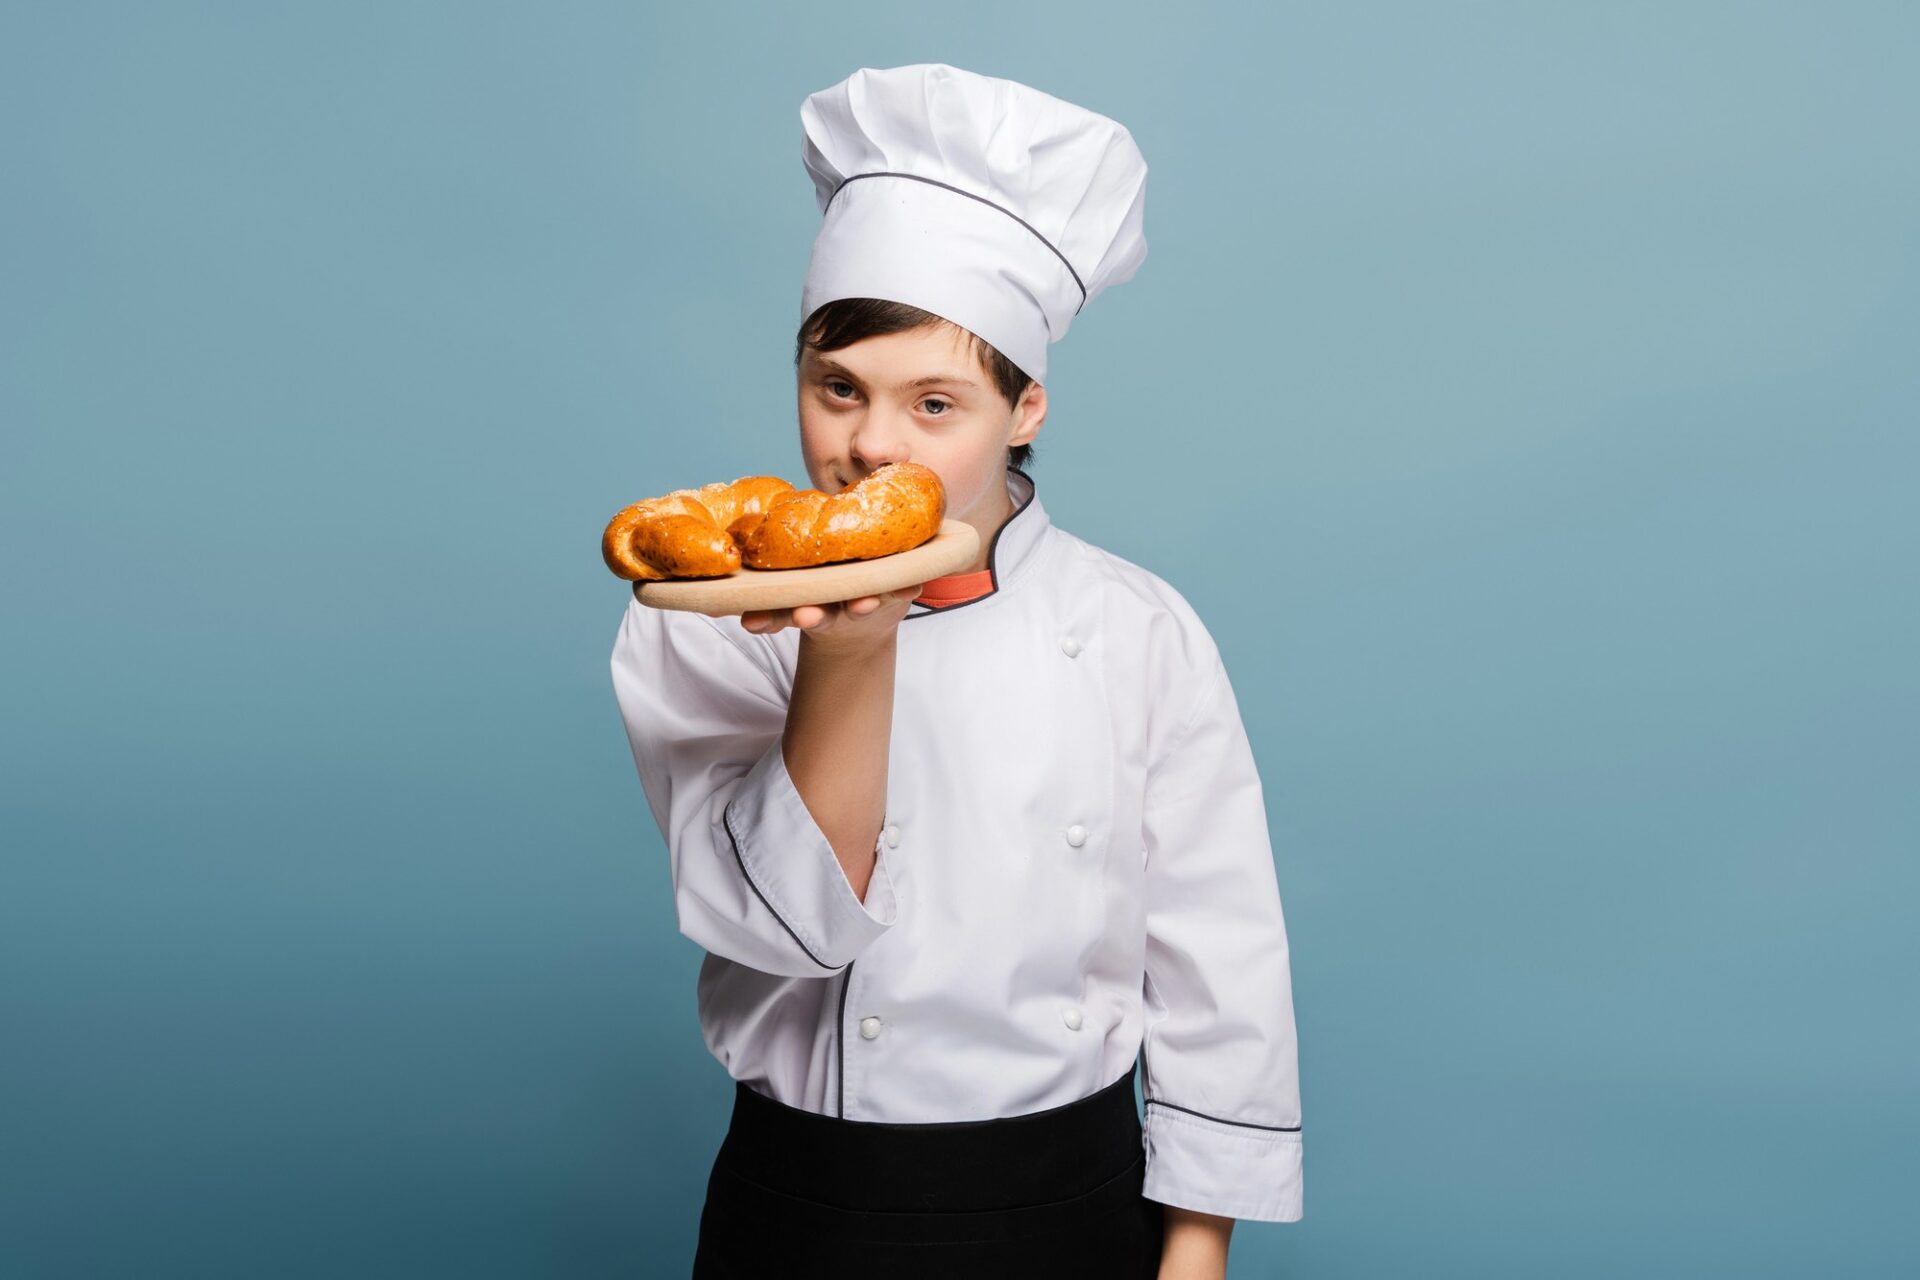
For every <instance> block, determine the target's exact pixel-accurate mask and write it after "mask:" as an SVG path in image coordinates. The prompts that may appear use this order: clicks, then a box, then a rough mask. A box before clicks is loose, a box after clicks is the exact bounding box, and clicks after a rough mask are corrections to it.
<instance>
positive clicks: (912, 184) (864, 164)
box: [800, 62, 1147, 383]
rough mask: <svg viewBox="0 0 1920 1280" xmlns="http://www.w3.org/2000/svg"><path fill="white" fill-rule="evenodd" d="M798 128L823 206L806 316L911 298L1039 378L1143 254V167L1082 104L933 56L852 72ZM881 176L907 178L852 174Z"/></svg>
mask: <svg viewBox="0 0 1920 1280" xmlns="http://www.w3.org/2000/svg"><path fill="white" fill-rule="evenodd" d="M800 121H801V126H802V129H803V132H804V145H803V148H802V152H801V158H802V160H803V161H804V163H805V165H806V168H807V172H808V174H810V175H811V176H812V178H813V183H814V194H815V197H816V202H817V203H818V205H819V207H820V210H821V212H822V214H823V217H822V220H821V225H820V230H819V232H818V234H817V235H816V236H815V238H814V244H813V256H812V259H811V261H810V262H809V263H808V266H807V276H806V282H805V284H804V285H803V286H802V289H801V297H800V318H801V319H802V320H805V319H806V318H807V317H808V316H810V315H812V314H813V313H814V311H815V310H816V309H817V308H819V307H820V306H821V305H823V304H825V303H828V302H833V301H836V300H838V299H840V298H884V299H888V300H890V301H894V302H908V303H912V304H913V305H914V306H917V307H920V308H922V309H923V310H927V311H931V312H933V313H934V314H935V315H938V316H943V317H945V318H946V319H948V320H951V321H952V322H953V323H955V324H957V325H959V326H960V327H962V328H964V329H970V330H972V331H973V332H974V333H976V334H978V335H980V337H982V338H984V339H986V340H987V341H988V342H990V343H992V344H993V346H994V348H995V349H996V350H997V351H999V352H1000V353H1001V354H1002V355H1004V356H1006V357H1007V358H1008V359H1009V360H1011V361H1013V362H1014V363H1015V364H1016V365H1018V366H1019V367H1020V369H1021V370H1022V371H1023V372H1025V373H1026V374H1027V375H1028V376H1030V377H1031V378H1033V380H1034V381H1035V382H1041V383H1044V382H1045V380H1046V372H1047V345H1048V344H1049V343H1052V342H1058V341H1059V340H1060V339H1061V338H1063V337H1065V336H1066V332H1067V328H1068V326H1069V325H1070V324H1071V323H1072V322H1073V317H1074V316H1075V314H1077V313H1078V312H1079V311H1080V310H1081V309H1082V307H1083V306H1084V305H1085V303H1087V302H1090V301H1092V300H1093V299H1094V298H1095V297H1097V296H1098V295H1099V294H1100V293H1101V292H1102V291H1103V290H1105V289H1107V288H1110V287H1111V286H1113V285H1116V284H1122V283H1124V282H1126V281H1127V280H1130V279H1132V278H1133V274H1134V272H1135V271H1137V270H1138V269H1139V267H1140V264H1141V263H1142V262H1143V261H1145V259H1146V256H1147V241H1146V235H1145V232H1144V230H1143V220H1144V218H1145V212H1146V181H1147V164H1146V160H1145V159H1144V158H1143V157H1142V156H1141V154H1140V149H1139V147H1137V146H1136V145H1135V144H1134V141H1133V135H1132V134H1130V133H1128V132H1127V130H1126V128H1125V127H1123V126H1122V125H1120V124H1119V123H1118V122H1116V121H1113V120H1110V119H1108V118H1107V117H1106V116H1103V115H1099V114H1097V113H1095V112H1092V111H1088V110H1087V109H1086V108H1084V107H1078V106H1075V105H1074V104H1073V103H1071V102H1063V101H1061V100H1060V99H1059V98H1055V97H1053V96H1051V95H1049V94H1045V93H1042V92H1040V91H1039V90H1037V89H1032V88H1029V87H1027V86H1026V85H1023V84H1019V83H1016V82H1015V81H1012V80H1001V79H997V78H995V77H992V76H983V75H978V74H976V73H974V72H971V71H962V70H960V69H959V68H957V67H950V66H947V65H946V64H944V63H937V62H936V63H920V64H916V65H914V66H906V67H893V68H890V69H887V70H875V69H873V68H862V69H861V70H859V71H856V72H854V73H853V74H852V75H851V76H849V77H847V78H846V79H845V80H843V81H841V82H840V83H839V84H836V85H834V86H833V87H832V88H829V89H822V90H821V91H819V92H818V93H815V94H812V95H810V96H808V98H807V99H806V101H805V102H804V103H802V104H801V107H800ZM880 173H894V174H906V175H911V176H908V177H862V176H861V175H865V174H880ZM936 183H938V184H943V185H935V184H936ZM843 184H844V185H843ZM948 188H958V190H949V189H948ZM983 201H989V202H991V204H987V203H982V202H983ZM1022 222H1024V223H1026V224H1027V225H1025V226H1023V225H1021V224H1022ZM1049 244H1050V245H1052V248H1049V247H1048V245H1049ZM1056 250H1057V251H1058V252H1056ZM1063 258H1064V261H1063V260H1062V259H1063ZM1069 264H1070V265H1069ZM1076 274H1077V275H1078V277H1079V280H1078V282H1076V281H1075V278H1074V277H1075V275H1076ZM1082 286H1084V287H1085V294H1084V296H1083V294H1082Z"/></svg>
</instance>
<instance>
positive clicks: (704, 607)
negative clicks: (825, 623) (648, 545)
mask: <svg viewBox="0 0 1920 1280" xmlns="http://www.w3.org/2000/svg"><path fill="white" fill-rule="evenodd" d="M979 554H980V535H979V533H978V532H976V531H975V529H974V527H973V526H972V525H970V524H967V523H965V522H964V521H960V520H943V521H941V523H940V532H938V533H936V534H934V535H933V537H931V538H929V539H927V540H926V541H925V542H923V543H921V544H920V545H919V546H917V547H910V548H908V549H907V550H905V551H896V552H894V553H893V554H892V555H890V556H877V557H875V558H874V559H872V560H843V561H841V562H840V563H838V564H821V565H814V566H813V567H812V568H810V569H741V570H739V571H737V572H735V573H732V574H729V575H728V576H726V577H724V578H669V579H666V580H665V581H662V582H636V583H634V584H633V596H634V599H636V600H638V601H639V602H640V603H641V604H644V605H650V606H652V607H653V608H655V609H685V610H689V611H691V612H693V613H704V614H708V615H710V616H712V617H716V618H718V617H724V616H726V615H728V614H738V613H745V612H746V611H747V610H749V609H791V608H793V607H794V606H795V605H801V604H832V603H834V602H835V601H839V600H857V599H859V598H860V597H861V596H872V595H879V594H880V593H881V592H884V591H897V590H899V589H900V588H901V587H910V586H914V585H916V584H919V583H922V582H930V581H932V580H933V579H935V578H940V577H945V576H946V575H947V574H949V573H958V572H960V571H961V570H963V569H965V568H966V567H967V566H968V565H970V564H972V563H973V560H974V557H975V556H977V555H979Z"/></svg>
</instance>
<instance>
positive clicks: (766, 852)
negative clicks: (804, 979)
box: [721, 738, 898, 969]
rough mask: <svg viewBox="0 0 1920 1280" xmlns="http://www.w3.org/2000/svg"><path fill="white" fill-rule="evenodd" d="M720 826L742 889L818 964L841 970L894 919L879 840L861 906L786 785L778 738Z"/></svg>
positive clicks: (804, 809)
mask: <svg viewBox="0 0 1920 1280" xmlns="http://www.w3.org/2000/svg"><path fill="white" fill-rule="evenodd" d="M721 825H722V826H723V827H724V828H725V829H726V834H727V838H728V839H729V841H730V843H731V844H732V846H733V850H734V854H735V856H736V857H737V858H738V859H739V862H740V866H741V870H742V871H743V872H744V873H745V875H746V877H747V881H748V883H749V884H751V885H752V886H753V887H754V888H755V889H756V890H758V891H759V893H760V896H761V898H763V899H764V900H765V901H766V903H767V906H768V908H769V909H770V910H772V912H773V913H774V914H775V915H776V916H778V917H779V918H780V920H781V922H782V923H783V924H785V925H786V927H787V929H788V931H789V932H790V933H792V934H793V938H794V941H795V942H797V943H799V944H800V946H801V947H802V948H803V949H804V950H805V951H806V952H807V953H808V954H809V955H812V956H814V957H815V958H816V959H817V960H818V961H819V962H820V963H821V964H823V965H825V966H827V967H831V968H836V969H837V968H839V967H840V966H842V965H844V964H846V963H847V961H849V960H851V959H853V958H854V957H855V956H857V955H859V954H860V952H861V951H863V950H865V948H866V946H867V944H868V943H870V942H872V941H873V940H874V939H875V938H878V937H879V936H880V935H881V934H883V933H885V932H886V931H887V927H888V926H889V925H891V924H893V922H894V920H895V919H896V918H897V915H898V908H897V906H896V904H895V902H894V896H893V877H892V874H891V873H890V871H889V870H888V867H887V847H886V842H885V841H884V840H876V841H875V843H874V852H875V854H876V855H877V861H876V862H875V864H874V869H873V876H872V878H871V879H869V880H868V882H867V897H866V900H865V901H864V902H863V901H861V900H860V899H859V898H857V897H855V896H854V893H853V886H852V885H851V884H849V883H847V875H846V871H845V869H844V868H842V867H841V865H840V859H839V857H838V855H836V854H835V853H834V851H833V845H832V844H831V843H830V842H829V841H828V840H827V837H826V835H825V834H824V833H823V832H822V831H821V830H820V825H819V823H817V822H816V821H814V817H813V814H812V812H811V811H810V810H809V809H808V808H807V803H806V801H805V800H804V799H802V798H801V796H800V791H799V788H797V787H795V786H794V785H793V776H792V775H791V774H789V773H788V772H787V760H786V753H785V752H784V751H782V750H781V747H780V740H779V739H778V738H775V739H774V741H773V744H772V745H771V746H769V747H768V748H767V749H766V750H765V751H764V752H762V753H761V755H760V759H759V760H758V761H757V762H755V764H754V766H753V768H751V769H749V770H747V773H746V776H745V777H744V778H742V779H741V780H740V783H739V785H738V787H737V788H735V790H734V794H733V798H732V799H731V800H729V801H727V804H726V807H725V808H724V809H723V810H722V811H721Z"/></svg>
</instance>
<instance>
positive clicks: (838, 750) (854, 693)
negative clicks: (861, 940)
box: [781, 632, 898, 902]
mask: <svg viewBox="0 0 1920 1280" xmlns="http://www.w3.org/2000/svg"><path fill="white" fill-rule="evenodd" d="M897 651H898V643H897V640H896V638H895V633H893V632H888V633H887V635H886V637H885V638H884V639H883V640H881V641H878V642H875V643H873V644H863V645H857V646H856V645H850V644H845V643H821V642H820V641H818V640H816V639H815V637H813V636H810V635H803V636H801V638H800V657H799V662H798V666H797V667H796V669H795V671H794V679H793V698H792V700H791V701H790V702H789V704H788V706H787V727H786V731H785V733H784V734H783V735H782V737H781V746H782V752H783V754H784V757H785V759H786V765H787V773H788V774H789V775H790V776H791V777H792V778H793V785H794V787H795V789H796V790H798V791H799V792H800V798H801V799H802V800H804V801H805V802H806V805H807V811H808V812H809V813H811V814H812V815H813V820H814V821H815V822H816V823H818V824H819V826H820V830H821V831H822V832H823V833H824V834H825V835H826V837H827V841H828V843H829V844H831V845H832V846H833V852H834V855H835V856H836V857H838V858H839V859H840V867H841V870H843V871H844V872H845V873H846V877H847V883H848V885H850V886H851V887H852V889H853V893H854V896H855V897H857V898H859V899H860V900H861V901H863V902H864V901H865V900H866V897H867V885H868V883H869V882H870V881H871V880H872V878H873V867H874V860H875V859H874V846H875V845H876V844H877V843H878V841H879V837H880V827H881V824H883V823H884V822H885V821H886V816H887V750H888V746H889V744H890V743H891V741H892V736H893V678H894V657H895V654H896V653H897Z"/></svg>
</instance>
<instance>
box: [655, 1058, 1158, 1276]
mask: <svg viewBox="0 0 1920 1280" xmlns="http://www.w3.org/2000/svg"><path fill="white" fill-rule="evenodd" d="M1145 1173H1146V1151H1145V1146H1144V1144H1143V1142H1142V1139H1141V1132H1140V1114H1139V1111H1138V1110H1137V1108H1136V1107H1135V1104H1134V1100H1133V1069H1132V1067H1129V1068H1128V1069H1127V1073H1126V1074H1125V1075H1123V1076H1121V1077H1120V1078H1119V1079H1118V1080H1115V1081H1114V1082H1113V1083H1112V1084H1110V1085H1108V1086H1106V1087H1105V1088H1103V1089H1101V1090H1100V1091H1099V1092H1097V1093H1094V1094H1091V1095H1089V1096H1088V1097H1085V1098H1082V1099H1080V1100H1079V1101H1078V1102H1070V1103H1067V1104H1065V1105H1063V1106H1058V1107H1052V1108H1049V1109H1048V1110H1045V1111H1034V1112H1029V1113H1027V1114H1025V1115H1018V1116H1007V1117H1005V1118H1003V1119H998V1120H959V1121H951V1122H939V1123H932V1124H888V1123H883V1122H879V1121H871V1120H842V1119H839V1118H837V1117H835V1116H825V1115H818V1114H815V1113H814V1112H811V1111H804V1110H801V1109H800V1108H798V1107H791V1106H788V1105H786V1104H785V1103H782V1102H776V1101H774V1100H773V1099H771V1098H768V1097H766V1096H765V1095H764V1094H761V1093H758V1092H756V1091H754V1090H753V1089H751V1088H749V1087H748V1086H747V1085H746V1084H745V1083H743V1082H740V1081H735V1082H734V1102H733V1116H732V1120H731V1121H730V1123H729V1126H728V1129H727V1136H726V1138H725V1140H724V1141H722V1142H721V1144H720V1151H719V1154H718V1155H717V1156H716V1157H715V1158H714V1162H713V1171H712V1174H711V1175H710V1176H709V1178H708V1180H707V1199H706V1205H705V1207H704V1208H703V1209H702V1210H701V1214H700V1243H699V1249H698V1252H697V1253H696V1254H695V1255H694V1261H693V1276H694V1280H770V1278H774V1277H777V1278H779V1280H787V1278H788V1277H791V1278H792V1280H806V1278H807V1277H813V1276H820V1277H826V1276H832V1277H836V1278H838V1280H861V1278H863V1277H880V1276H885V1277H888V1278H889V1280H899V1278H901V1277H912V1280H947V1278H948V1277H954V1278H958V1277H965V1278H966V1280H982V1278H983V1277H985V1278H987V1280H1024V1278H1026V1277H1034V1278H1035V1280H1039V1278H1040V1277H1045V1278H1046V1280H1068V1278H1070V1277H1076V1276H1088V1277H1094V1276H1097V1277H1100V1278H1101V1280H1134V1278H1135V1277H1139V1278H1140V1280H1153V1277H1154V1276H1156V1275H1157V1274H1158V1272H1159V1268H1160V1244H1161V1241H1162V1239H1163V1238H1164V1234H1165V1226H1164V1223H1163V1220H1162V1216H1161V1215H1162V1210H1161V1206H1160V1205H1159V1204H1158V1203H1157V1202H1155V1201H1152V1200H1148V1199H1147V1198H1146V1197H1144V1196H1143V1195H1141V1194H1140V1188H1141V1184H1142V1180H1143V1178H1144V1177H1145Z"/></svg>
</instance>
